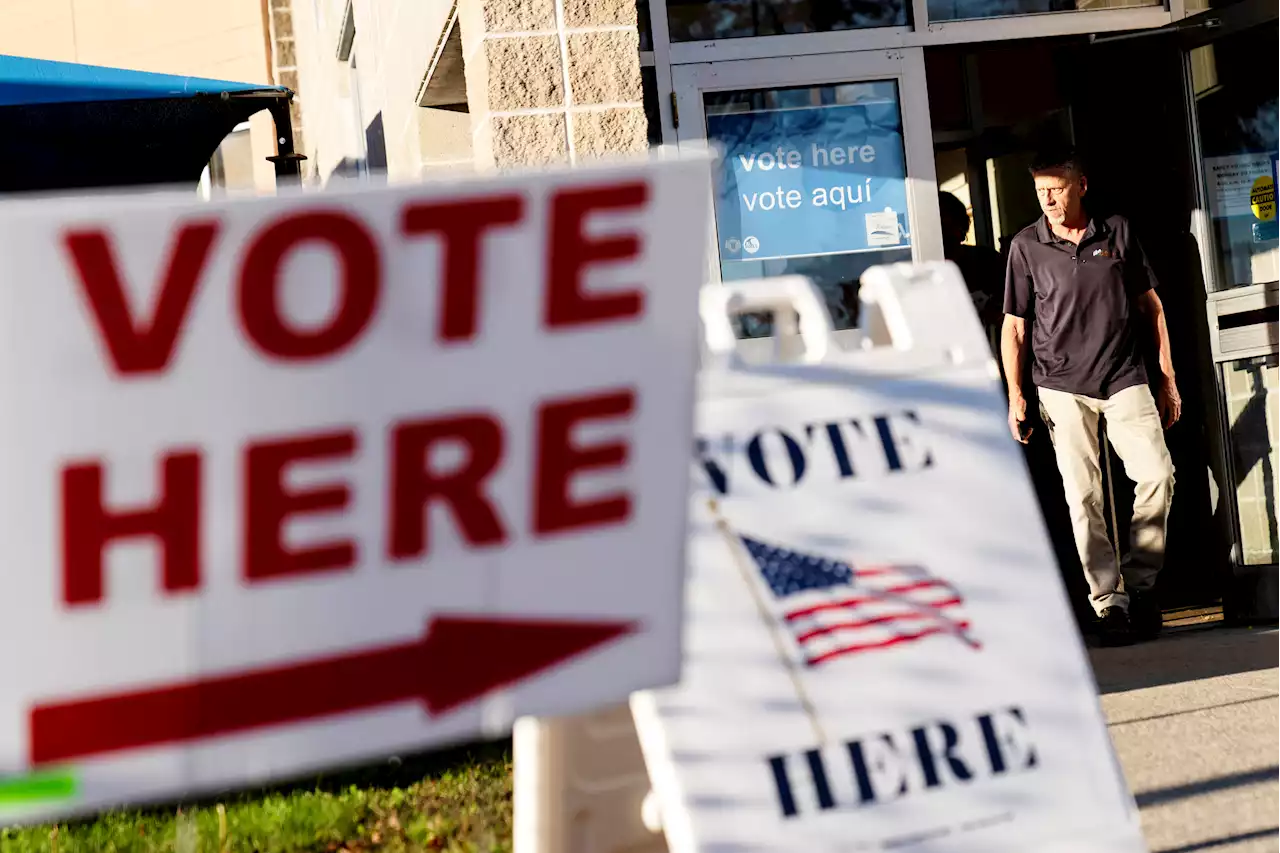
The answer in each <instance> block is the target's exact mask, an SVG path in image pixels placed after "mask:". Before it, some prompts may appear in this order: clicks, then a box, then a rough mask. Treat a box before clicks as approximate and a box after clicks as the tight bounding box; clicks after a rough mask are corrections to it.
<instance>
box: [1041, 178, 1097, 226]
mask: <svg viewBox="0 0 1280 853" xmlns="http://www.w3.org/2000/svg"><path fill="white" fill-rule="evenodd" d="M1033 177H1034V178H1035V182H1036V198H1037V199H1039V201H1040V209H1041V210H1043V211H1044V215H1045V216H1047V217H1048V218H1049V221H1050V222H1051V223H1053V224H1054V225H1062V224H1064V223H1067V222H1070V223H1073V224H1075V223H1078V222H1081V221H1082V220H1083V219H1084V194H1085V191H1086V190H1087V189H1088V181H1086V180H1085V177H1084V176H1083V175H1080V174H1077V173H1076V172H1074V171H1071V170H1067V169H1046V170H1045V171H1043V172H1036V173H1035V175H1034V176H1033Z"/></svg>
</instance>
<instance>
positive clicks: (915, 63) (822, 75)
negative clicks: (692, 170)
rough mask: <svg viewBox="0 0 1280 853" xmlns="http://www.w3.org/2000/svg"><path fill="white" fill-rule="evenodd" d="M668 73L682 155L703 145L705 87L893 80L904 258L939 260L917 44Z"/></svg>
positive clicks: (712, 272)
mask: <svg viewBox="0 0 1280 853" xmlns="http://www.w3.org/2000/svg"><path fill="white" fill-rule="evenodd" d="M671 75H672V99H673V102H674V103H675V106H676V109H675V121H674V125H675V128H674V129H675V133H676V145H677V147H678V150H679V151H680V152H681V153H682V154H684V153H690V152H699V153H700V152H703V151H705V150H706V149H707V147H708V142H707V121H706V113H705V112H704V110H703V108H702V94H703V93H704V92H722V91H734V90H739V89H779V88H786V87H791V86H830V85H838V84H842V83H861V82H870V81H882V80H893V81H895V82H896V83H897V86H898V104H899V109H900V110H901V112H902V140H903V146H904V148H905V153H906V165H907V181H906V189H907V221H908V222H909V223H910V226H911V259H912V261H913V262H915V263H920V262H922V261H940V260H942V259H943V251H942V221H941V217H940V214H939V211H938V183H937V174H936V172H935V170H934V162H933V130H932V126H931V124H930V119H929V93H928V90H927V88H926V85H925V71H924V49H923V48H919V47H916V48H901V49H893V50H869V51H857V52H846V53H828V54H822V55H811V56H785V57H773V58H769V59H742V60H733V61H729V62H701V63H694V64H690V65H676V66H673V67H672V69H671ZM717 163H718V161H717ZM713 168H718V165H713ZM710 216H711V227H710V229H708V230H709V234H708V237H707V240H708V244H709V245H708V254H707V258H708V266H709V270H708V279H707V280H708V281H710V282H715V283H719V282H720V281H721V278H720V245H719V243H720V241H719V239H718V237H717V235H716V227H715V208H714V200H713V204H712V205H711V208H710Z"/></svg>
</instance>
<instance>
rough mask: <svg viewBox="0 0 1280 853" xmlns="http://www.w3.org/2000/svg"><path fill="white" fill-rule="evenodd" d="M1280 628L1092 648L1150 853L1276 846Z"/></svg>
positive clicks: (1279, 844)
mask: <svg viewBox="0 0 1280 853" xmlns="http://www.w3.org/2000/svg"><path fill="white" fill-rule="evenodd" d="M1278 650H1280V632H1277V631H1276V629H1267V630H1256V629H1229V628H1208V629H1200V630H1195V631H1186V632H1182V633H1176V634H1167V635H1166V636H1164V637H1162V638H1161V639H1160V640H1158V641H1156V642H1154V643H1145V644H1142V645H1137V646H1130V647H1128V648H1119V649H1091V650H1090V652H1089V655H1090V657H1091V658H1092V660H1093V667H1094V673H1095V675H1096V676H1097V679H1098V689H1099V691H1100V692H1101V694H1102V707H1103V711H1104V712H1105V713H1106V716H1107V721H1108V723H1109V725H1110V729H1111V738H1112V741H1113V742H1114V743H1115V746H1116V752H1117V754H1118V755H1119V757H1120V762H1121V764H1122V765H1123V766H1124V770H1125V775H1126V776H1127V777H1128V780H1129V786H1130V788H1131V789H1132V790H1133V794H1134V797H1135V798H1136V799H1137V802H1138V806H1139V807H1140V808H1141V810H1142V825H1143V828H1144V830H1145V831H1146V835H1147V842H1148V844H1149V845H1150V848H1151V851H1152V853H1198V851H1206V853H1264V851H1266V852H1267V853H1275V851H1280V835H1278V834H1277V833H1278V832H1280V830H1278V828H1277V823H1278V822H1280V818H1278V817H1277V813H1278V812H1280V783H1278V781H1277V780H1278V777H1280V765H1278V764H1277V756H1278V754H1280V722H1278V721H1280V669H1278V668H1277V666H1278V660H1277V659H1278V656H1280V651H1278Z"/></svg>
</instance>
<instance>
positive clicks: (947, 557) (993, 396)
mask: <svg viewBox="0 0 1280 853" xmlns="http://www.w3.org/2000/svg"><path fill="white" fill-rule="evenodd" d="M722 287H725V288H726V289H729V290H732V289H734V288H735V287H736V285H734V284H729V285H723V286H722ZM809 287H810V288H811V287H812V285H809ZM804 289H805V285H804V283H801V282H796V281H785V282H782V283H781V284H780V286H778V287H776V288H774V289H773V292H772V293H769V292H768V291H769V282H767V281H766V282H751V283H749V284H748V285H746V286H745V287H742V288H741V290H740V291H739V292H738V293H731V294H728V295H727V296H726V295H723V294H720V295H718V298H717V297H704V301H703V303H702V304H703V308H704V310H706V311H711V310H714V309H713V307H709V306H713V305H714V306H722V307H726V308H729V309H730V310H732V309H733V307H734V306H735V305H740V306H742V307H743V308H744V309H748V308H753V307H755V306H757V305H760V304H766V303H770V302H778V301H784V302H785V301H787V300H789V299H794V302H795V303H796V312H797V313H798V314H799V315H800V317H801V321H800V325H801V329H802V330H803V329H804V325H805V321H804V315H805V312H806V310H807V309H806V306H808V305H809V304H810V303H811V302H813V301H814V299H813V298H812V296H810V297H805V296H803V295H802V294H803V291H804ZM797 294H801V296H800V298H794V297H795V296H796V295H797ZM862 299H863V305H862V312H863V315H862V330H863V333H862V335H861V336H860V339H861V343H862V345H864V348H861V349H855V350H853V351H842V350H840V349H839V348H835V347H831V346H830V341H829V340H825V341H824V340H823V338H824V335H823V334H822V332H821V331H817V332H813V331H812V330H813V329H817V328H818V327H817V326H815V325H814V324H812V322H810V329H811V333H810V334H809V335H808V336H804V335H803V334H802V343H804V345H805V347H806V352H808V353H818V354H821V357H814V356H813V355H802V357H801V358H800V359H798V360H796V361H794V362H793V363H778V362H770V361H766V362H765V363H746V362H744V360H743V359H742V358H720V359H716V358H713V359H711V360H710V363H709V364H708V367H707V368H706V369H705V370H704V371H703V372H702V374H701V376H700V380H699V386H700V388H699V402H698V416H697V426H696V436H697V438H696V443H697V447H698V451H697V457H696V460H695V468H696V469H698V472H699V474H698V476H697V477H696V479H695V489H694V493H693V496H692V498H691V515H692V518H693V521H692V523H691V528H690V543H689V552H688V553H689V572H690V576H689V586H688V590H687V600H686V607H687V612H686V635H685V669H684V673H683V676H682V680H681V682H680V684H679V685H677V686H675V687H671V688H664V689H659V690H653V691H643V692H640V693H637V694H636V696H634V697H633V698H632V702H631V705H632V710H633V714H634V718H635V722H636V728H637V732H638V734H639V738H640V743H641V746H642V748H643V751H644V755H645V761H646V764H647V766H648V771H649V777H650V780H651V782H652V784H653V796H652V798H651V800H650V801H649V802H648V803H647V804H646V805H647V806H648V814H647V816H646V817H647V819H648V820H649V822H650V824H651V825H653V826H660V828H661V829H662V831H663V832H664V834H665V837H666V842H667V845H668V846H669V848H670V850H672V851H674V853H700V852H701V851H713V850H714V851H724V850H751V851H759V853H765V851H778V853H782V851H795V850H804V851H806V853H810V851H812V853H817V851H877V850H894V851H910V853H925V851H944V850H945V851H947V853H1000V851H1004V852H1005V853H1025V851H1029V850H1035V851H1041V853H1067V851H1077V850H1086V849H1087V850H1090V851H1106V853H1140V851H1145V849H1146V847H1145V844H1144V842H1143V839H1142V835H1141V831H1140V826H1139V822H1138V817H1137V809H1136V807H1135V805H1134V801H1133V798H1132V796H1131V795H1130V793H1129V791H1128V789H1127V786H1126V784H1125V781H1124V779H1123V776H1122V775H1121V773H1120V769H1119V765H1118V763H1117V762H1116V760H1115V756H1114V752H1113V750H1112V747H1111V743H1110V740H1109V736H1108V732H1107V729H1106V725H1105V721H1104V719H1103V717H1102V713H1101V709H1100V707H1099V703H1098V699H1097V694H1096V688H1095V686H1094V682H1093V678H1092V673H1091V670H1090V668H1089V663H1088V659H1087V657H1086V655H1085V652H1084V648H1083V645H1082V643H1081V641H1080V639H1079V633H1078V631H1077V629H1076V627H1075V624H1074V621H1073V619H1072V616H1071V611H1070V609H1069V607H1068V603H1067V601H1066V598H1065V593H1064V591H1063V588H1062V583H1061V580H1060V578H1059V576H1058V573H1057V569H1056V566H1055V562H1054V558H1053V555H1052V552H1051V550H1050V547H1049V543H1048V538H1047V536H1046V533H1045V529H1044V525H1043V522H1042V520H1041V518H1040V514H1039V509H1038V504H1037V502H1036V498H1035V495H1034V492H1033V491H1032V489H1031V485H1030V482H1029V480H1028V477H1027V474H1026V470H1025V466H1024V464H1023V461H1022V459H1021V458H1020V456H1019V453H1018V450H1017V446H1016V445H1015V444H1014V443H1013V441H1012V440H1011V439H1010V437H1009V435H1008V432H1007V427H1006V426H1005V417H1004V414H1005V411H1004V405H1003V400H1002V398H1001V395H1000V393H999V391H998V388H997V381H996V377H997V374H996V371H995V363H994V361H993V359H992V357H991V352H990V349H989V347H988V344H987V342H986V339H985V337H984V335H983V334H982V330H981V327H980V326H979V324H978V321H977V318H976V316H975V314H974V311H973V308H972V303H971V302H970V300H969V297H968V293H967V291H966V288H965V287H964V284H963V281H962V280H961V278H960V275H959V272H958V270H956V268H955V267H954V266H953V265H951V264H923V265H918V266H914V267H913V266H911V265H898V266H893V267H878V268H874V269H872V270H870V271H868V273H867V274H866V275H865V276H864V278H863V287H862ZM713 325H714V324H713V323H708V326H709V328H710V327H712V326H713ZM743 343H748V342H743ZM708 349H709V350H711V351H712V353H713V354H714V353H716V352H718V351H721V350H723V349H724V348H723V347H721V346H717V342H716V340H715V339H714V338H713V339H710V340H709V342H708ZM742 349H743V350H744V351H745V350H746V349H748V347H742Z"/></svg>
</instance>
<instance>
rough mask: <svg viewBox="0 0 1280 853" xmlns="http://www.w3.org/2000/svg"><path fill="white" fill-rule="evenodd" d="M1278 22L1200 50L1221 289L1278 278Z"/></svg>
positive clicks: (1197, 79) (1198, 93)
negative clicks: (1262, 70) (1276, 193)
mask: <svg viewBox="0 0 1280 853" xmlns="http://www.w3.org/2000/svg"><path fill="white" fill-rule="evenodd" d="M1276 38H1277V33H1276V24H1275V22H1274V21H1272V22H1271V23H1270V24H1269V25H1264V26H1260V27H1254V28H1251V29H1249V30H1246V31H1244V32H1241V33H1236V34H1233V35H1229V36H1226V37H1224V38H1221V39H1219V40H1218V41H1215V42H1213V43H1211V44H1207V45H1204V46H1203V47H1199V48H1196V49H1195V50H1194V51H1193V52H1192V54H1191V70H1192V87H1193V89H1194V90H1195V100H1196V118H1197V119H1198V122H1197V124H1198V127H1199V130H1200V151H1201V156H1202V157H1203V163H1202V170H1203V173H1204V180H1205V188H1204V190H1205V195H1206V196H1207V199H1206V202H1207V203H1206V207H1207V208H1208V213H1209V216H1210V219H1211V221H1212V223H1213V225H1212V227H1213V232H1214V235H1213V236H1214V242H1215V244H1216V245H1215V248H1216V255H1217V257H1216V258H1215V261H1216V266H1217V275H1216V282H1215V283H1216V286H1217V288H1218V289H1220V290H1225V289H1228V288H1232V287H1242V286H1247V285H1253V284H1264V283H1267V282H1272V281H1276V280H1277V278H1280V218H1278V217H1277V213H1276V197H1275V186H1276V178H1277V169H1276V160H1277V155H1276V152H1277V148H1278V147H1280V137H1278V136H1277V132H1276V128H1277V111H1276V81H1275V75H1274V74H1272V73H1270V72H1268V73H1265V74H1263V73H1260V70H1259V69H1274V68H1275V67H1276V61H1277V55H1276Z"/></svg>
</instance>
